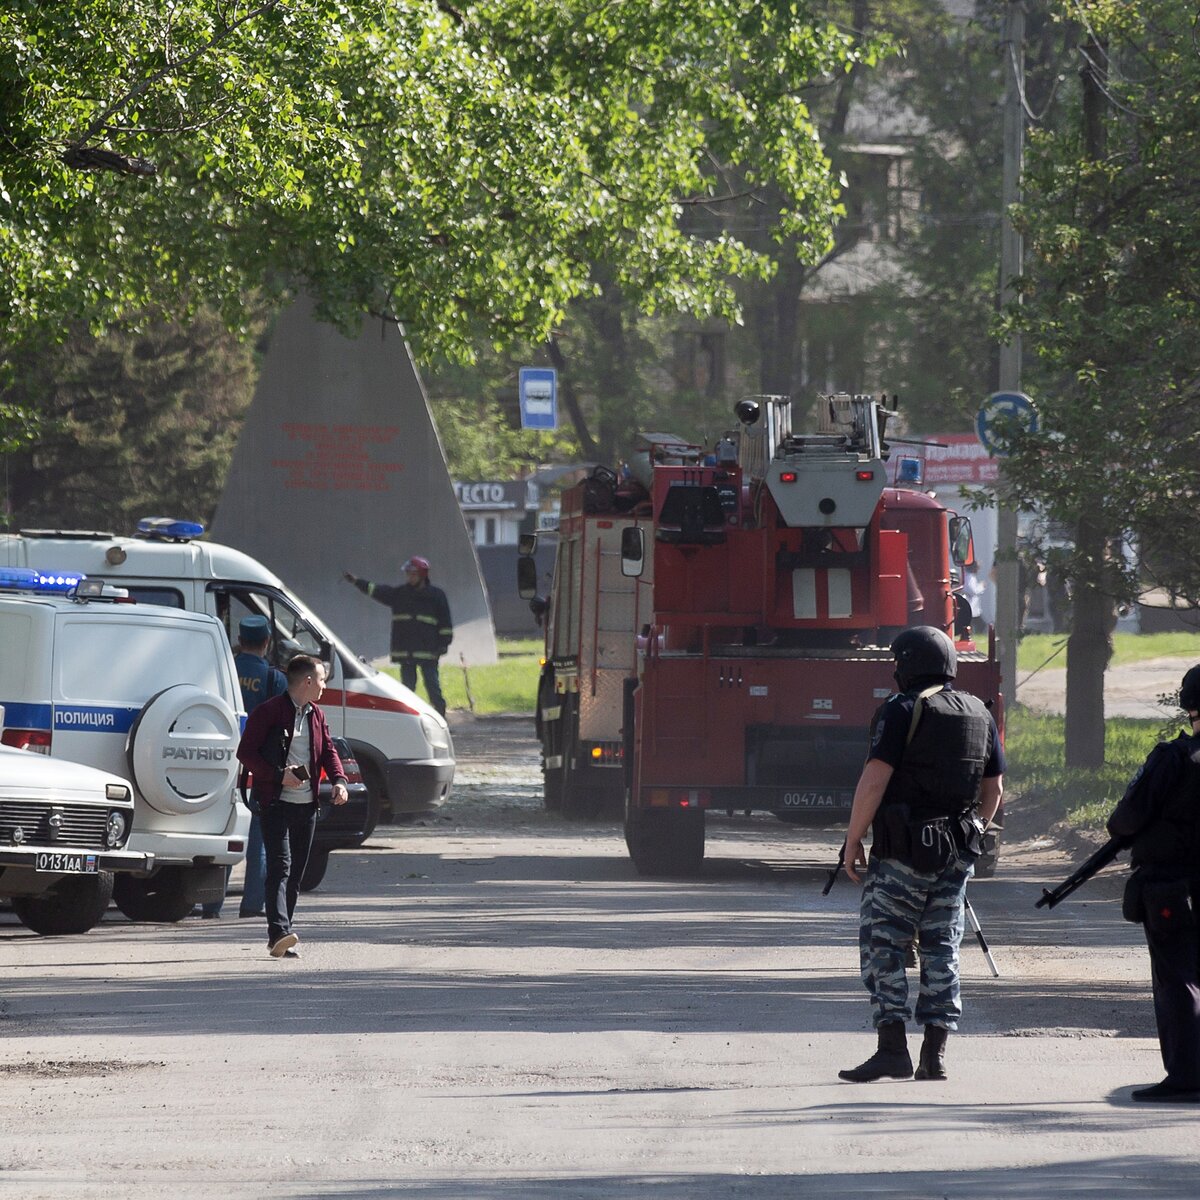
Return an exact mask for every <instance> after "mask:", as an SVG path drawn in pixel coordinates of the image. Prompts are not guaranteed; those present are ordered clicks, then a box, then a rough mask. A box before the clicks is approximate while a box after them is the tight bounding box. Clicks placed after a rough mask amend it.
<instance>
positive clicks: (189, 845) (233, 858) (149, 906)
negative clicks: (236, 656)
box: [0, 567, 250, 921]
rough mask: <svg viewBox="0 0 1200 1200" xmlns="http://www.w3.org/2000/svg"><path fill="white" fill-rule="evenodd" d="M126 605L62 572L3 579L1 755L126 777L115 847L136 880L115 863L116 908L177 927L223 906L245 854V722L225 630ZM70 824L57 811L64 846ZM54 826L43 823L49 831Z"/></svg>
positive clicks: (9, 573)
mask: <svg viewBox="0 0 1200 1200" xmlns="http://www.w3.org/2000/svg"><path fill="white" fill-rule="evenodd" d="M127 600H128V597H127V596H126V595H125V594H124V593H123V590H122V589H120V588H116V587H113V586H111V585H105V584H103V583H102V582H101V581H99V580H88V581H81V580H80V579H79V578H78V576H77V575H73V574H72V573H71V572H56V573H49V572H46V573H43V572H38V571H35V570H31V569H26V568H18V569H13V568H8V567H0V707H3V710H4V725H3V729H2V730H0V744H2V745H4V746H7V747H11V748H12V749H13V750H20V751H24V752H25V754H26V755H29V754H31V753H38V754H45V755H48V756H50V758H52V759H65V760H68V761H69V762H73V763H81V764H83V765H84V766H87V767H92V768H94V769H96V770H98V771H103V772H105V773H107V774H108V775H110V776H113V777H115V778H116V779H128V780H129V782H130V783H131V784H132V785H133V827H132V831H131V832H130V833H129V835H128V840H127V841H126V842H125V844H124V847H123V848H124V850H126V851H128V852H130V854H132V855H139V854H140V855H142V856H143V863H144V865H145V869H143V870H122V871H119V872H118V871H117V868H118V867H128V866H136V865H137V864H136V863H129V864H126V863H114V864H113V865H112V867H110V868H109V869H110V870H112V871H113V872H114V875H115V877H114V879H113V883H112V897H113V899H114V900H115V901H116V904H117V907H118V908H119V909H120V910H121V911H122V912H123V913H124V914H125V915H126V916H127V917H129V918H130V920H134V921H178V920H180V919H182V918H183V917H185V916H187V914H188V913H189V912H191V910H192V907H193V906H194V905H195V904H197V903H202V902H204V901H207V900H217V899H219V898H220V897H221V896H222V895H224V891H225V868H226V867H227V866H232V865H234V864H235V863H237V862H240V861H241V859H242V857H243V855H244V854H245V850H246V838H247V835H248V834H249V830H250V813H249V810H248V809H246V807H245V806H244V805H242V804H240V803H239V802H238V798H237V777H238V762H237V745H238V740H239V738H240V736H241V729H242V724H243V722H244V720H245V713H244V711H243V708H242V695H241V688H240V687H239V685H238V681H237V673H236V669H235V667H234V662H233V654H232V652H231V650H230V648H229V641H228V639H227V637H226V634H225V630H224V629H223V628H222V626H221V624H220V622H218V621H217V620H216V619H215V618H214V617H212V616H209V615H207V614H204V613H192V612H182V611H174V610H169V609H165V608H163V607H161V606H158V605H151V604H135V603H126V602H124V601H127ZM5 764H6V765H12V761H11V760H10V759H6V760H5ZM114 794H115V790H114ZM70 819H71V818H70V813H69V812H68V810H67V809H66V808H63V810H62V812H60V813H59V814H58V826H57V833H58V834H59V836H61V837H64V838H65V837H66V836H67V835H68V834H69V827H70ZM54 820H55V814H54V813H53V812H51V813H50V814H49V816H48V818H47V823H48V825H49V826H50V827H51V828H50V829H49V830H48V831H47V832H51V831H52V830H53V826H54ZM22 828H23V829H24V828H25V827H24V826H22ZM31 830H32V827H29V829H28V830H27V831H26V834H25V836H29V832H30V831H31ZM9 836H10V838H12V837H15V836H16V833H15V832H14V831H13V830H9ZM44 865H45V866H47V867H49V868H51V869H53V868H54V867H55V866H59V867H62V866H63V865H64V864H63V863H62V862H57V863H56V862H55V860H54V859H53V857H50V858H48V859H47V860H46V862H45V864H44ZM65 865H66V866H67V867H68V868H74V867H76V866H78V867H79V868H80V869H81V870H82V871H83V872H85V873H87V872H88V869H89V867H90V864H88V863H86V862H84V863H80V864H75V863H66V864H65ZM96 865H97V867H101V866H102V865H103V864H102V863H97V864H96ZM35 869H36V864H35Z"/></svg>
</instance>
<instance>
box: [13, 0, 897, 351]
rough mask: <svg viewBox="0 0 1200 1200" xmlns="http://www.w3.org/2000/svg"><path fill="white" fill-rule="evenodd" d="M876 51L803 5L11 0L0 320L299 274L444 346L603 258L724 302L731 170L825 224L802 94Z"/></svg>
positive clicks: (571, 283) (673, 290)
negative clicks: (707, 214) (709, 218)
mask: <svg viewBox="0 0 1200 1200" xmlns="http://www.w3.org/2000/svg"><path fill="white" fill-rule="evenodd" d="M875 52H876V48H875V47H874V46H872V45H869V44H867V45H863V44H858V43H856V42H855V40H854V39H853V38H852V37H851V36H850V34H848V33H847V32H844V31H843V30H840V29H839V28H838V27H837V26H836V25H834V24H833V23H831V22H826V21H823V20H817V19H816V18H815V17H814V13H813V6H812V5H811V4H809V3H806V2H805V0H682V2H680V3H677V4H669V5H667V4H662V3H661V2H660V0H624V2H622V3H620V4H616V3H601V4H598V5H597V4H594V3H591V2H590V0H588V2H586V3H585V2H583V0H537V2H536V3H535V2H534V0H479V2H477V3H468V4H464V5H461V6H458V7H455V6H454V5H452V4H451V3H449V0H444V2H443V3H440V4H439V3H435V2H434V0H395V2H390V3H383V2H382V0H223V2H217V3H212V2H210V0H176V2H175V3H173V4H171V5H161V4H158V3H152V2H151V0H74V2H73V3H72V4H70V5H47V4H43V3H38V2H36V0H14V3H12V4H9V5H7V6H5V8H4V10H3V11H2V12H0V130H3V133H0V337H2V338H3V339H4V340H5V341H7V342H8V343H9V344H12V343H13V342H14V341H16V340H18V339H19V338H20V337H22V336H24V335H27V334H29V333H30V332H31V331H36V332H39V333H43V334H44V332H45V331H46V330H47V329H59V328H64V327H65V326H66V324H67V323H69V322H75V321H86V322H90V323H92V324H94V325H101V324H104V323H106V322H108V321H110V320H112V319H114V318H120V317H122V316H125V315H128V314H130V313H133V312H153V311H158V312H161V313H165V314H171V315H176V316H178V315H181V314H183V313H186V312H187V311H190V310H192V309H193V308H194V307H195V306H197V305H200V304H202V303H211V304H213V305H216V306H217V307H218V308H219V310H220V311H221V312H222V313H223V314H224V316H225V317H226V318H227V319H229V320H231V321H233V322H235V323H236V322H237V321H238V320H239V319H240V317H241V315H242V310H241V302H242V297H243V296H246V295H251V294H254V293H255V292H256V290H257V289H259V288H263V287H265V288H269V289H274V290H282V289H286V288H290V287H296V286H304V287H306V288H308V289H309V290H311V291H312V292H313V293H314V294H315V295H317V296H318V297H319V299H320V301H321V306H322V311H323V313H324V314H325V315H327V316H329V317H330V318H333V319H335V320H338V321H340V322H342V323H346V324H352V323H353V321H354V320H355V319H356V317H357V316H358V315H359V314H361V313H362V312H364V311H370V312H378V313H388V314H392V315H394V316H396V317H398V318H399V319H401V320H402V321H403V322H404V323H405V325H406V328H407V329H408V331H409V333H410V335H411V336H412V337H413V338H414V339H415V340H416V341H417V342H418V344H419V345H420V346H422V347H424V348H425V349H426V350H441V351H449V352H450V353H452V354H457V355H469V354H470V352H471V340H470V338H471V333H472V331H473V330H474V329H478V328H481V327H482V328H483V329H484V331H485V333H486V335H487V336H488V337H489V338H490V339H492V340H493V341H495V342H497V343H503V342H506V341H511V340H513V339H514V338H517V337H525V338H529V339H531V340H535V341H540V340H542V339H543V338H544V337H545V336H546V335H547V334H548V333H549V332H550V330H551V329H552V328H553V327H554V325H555V323H556V322H558V321H559V320H560V319H561V318H562V315H563V312H564V310H565V308H566V306H567V305H568V303H569V302H570V301H571V300H572V299H574V298H576V297H578V296H581V295H587V294H592V293H593V292H594V291H595V290H596V285H595V283H594V281H593V279H592V276H591V266H592V264H593V263H596V262H604V263H606V264H607V265H608V266H609V268H610V269H611V270H612V272H613V273H614V276H615V278H616V279H617V280H618V281H619V284H620V286H621V288H622V290H623V292H624V293H625V295H627V296H628V297H629V298H630V299H631V300H632V301H633V302H634V303H636V304H638V305H639V306H641V307H643V308H644V309H646V310H654V309H658V308H667V309H693V310H696V311H702V312H706V311H720V312H723V313H725V314H727V315H732V314H733V313H734V311H735V302H734V297H733V293H732V290H731V287H730V284H729V275H730V274H731V273H737V272H746V271H753V270H760V271H761V270H765V269H767V263H766V261H765V260H764V258H763V257H762V256H761V255H759V254H756V253H755V252H752V251H751V250H750V249H748V248H747V247H746V246H745V245H743V244H742V243H740V242H739V241H738V240H737V239H736V238H734V237H729V236H723V237H715V238H703V237H695V236H692V235H690V234H689V233H688V232H687V231H686V230H685V229H684V228H683V227H682V225H681V222H680V220H679V217H680V214H681V212H682V211H684V210H686V208H688V207H689V206H692V205H695V204H699V203H708V202H713V201H714V200H719V199H720V197H721V195H722V194H723V193H724V192H725V190H726V188H727V181H726V175H727V173H728V172H730V171H733V170H735V169H736V170H737V171H739V172H741V173H742V174H743V175H744V176H745V177H746V178H748V179H751V180H752V181H753V182H754V183H755V185H758V184H760V183H762V184H765V183H771V184H772V185H775V186H777V187H778V188H779V189H780V190H781V192H782V194H783V195H785V196H786V197H787V204H786V206H785V208H784V210H783V213H782V220H783V227H784V228H785V229H786V230H787V231H788V233H789V234H790V235H792V236H795V237H796V238H798V239H799V240H800V242H801V243H802V244H803V245H804V246H805V247H806V248H807V250H808V252H809V253H811V254H819V253H821V252H822V250H823V249H824V248H825V247H826V245H827V243H828V228H829V222H830V219H831V216H832V214H833V213H834V211H835V205H836V200H835V187H834V185H833V183H832V181H831V179H830V177H829V174H828V171H827V161H826V159H825V157H824V154H823V152H822V148H821V146H820V144H819V141H818V139H817V137H816V135H815V131H814V128H813V125H812V121H811V117H810V113H809V109H808V105H807V103H806V99H805V88H806V86H807V85H809V84H810V83H812V82H814V81H817V80H819V79H821V78H823V77H827V76H830V75H836V74H838V73H840V72H842V71H844V70H845V69H846V68H847V66H848V65H851V64H853V63H854V62H856V61H860V60H867V59H869V58H871V57H872V56H873V55H874V54H875Z"/></svg>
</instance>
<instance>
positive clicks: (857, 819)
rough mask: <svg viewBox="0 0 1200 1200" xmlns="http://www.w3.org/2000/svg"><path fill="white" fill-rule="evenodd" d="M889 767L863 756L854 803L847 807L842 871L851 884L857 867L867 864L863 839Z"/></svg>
mask: <svg viewBox="0 0 1200 1200" xmlns="http://www.w3.org/2000/svg"><path fill="white" fill-rule="evenodd" d="M892 771H893V768H892V767H891V766H889V765H888V764H887V763H885V762H883V761H882V760H880V759H878V758H869V759H867V763H866V766H864V767H863V769H862V774H861V775H860V776H859V777H858V786H857V787H856V788H855V789H854V803H853V804H852V805H851V807H850V825H849V827H848V828H847V830H846V850H845V865H846V874H847V875H849V876H850V878H851V879H853V880H854V882H855V883H860V882H861V881H862V876H861V875H859V873H858V872H859V870H860V869H861V870H865V869H866V866H867V852H866V851H865V850H864V849H863V838H865V837H866V836H867V830H868V829H870V828H871V822H872V821H873V820H875V814H876V813H877V812H878V811H879V805H880V802H881V801H882V800H883V793H884V792H885V791H886V790H887V785H888V782H889V781H890V780H891V778H892Z"/></svg>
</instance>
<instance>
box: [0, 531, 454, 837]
mask: <svg viewBox="0 0 1200 1200" xmlns="http://www.w3.org/2000/svg"><path fill="white" fill-rule="evenodd" d="M203 533H204V526H203V525H200V524H198V523H196V522H190V521H176V520H172V519H169V518H160V517H153V518H147V519H146V520H143V521H139V522H138V531H137V535H136V536H134V537H119V536H117V535H116V534H112V533H103V532H96V531H77V530H32V529H31V530H22V531H21V532H20V533H19V534H7V535H3V536H0V567H2V566H10V567H18V566H20V567H34V568H37V569H39V570H41V569H44V570H55V571H63V570H69V571H75V572H80V573H83V574H85V575H87V577H88V578H89V579H102V580H104V581H106V582H108V583H111V584H115V585H118V586H120V587H123V588H126V589H128V591H129V594H130V596H131V597H132V598H133V599H135V600H137V601H139V602H140V603H142V604H160V605H164V606H167V607H172V608H179V609H186V610H189V611H193V612H203V613H209V614H211V615H212V616H215V617H216V618H217V619H218V620H219V621H220V622H221V624H222V625H223V626H224V627H225V630H226V632H227V633H228V634H229V640H230V642H231V643H232V642H234V641H236V635H237V628H238V623H239V622H240V621H241V619H242V618H243V617H247V616H251V615H261V616H265V617H266V618H267V619H268V620H269V621H270V622H271V628H272V630H273V637H272V641H271V649H270V652H269V653H270V657H271V660H272V662H273V663H274V664H275V665H276V666H279V667H280V668H282V667H283V666H284V665H286V663H287V660H288V659H289V658H290V657H291V656H292V655H294V654H312V655H315V656H316V657H318V658H320V659H321V660H322V661H323V662H324V663H325V665H326V667H327V670H328V682H327V685H326V689H325V694H324V696H323V697H322V700H321V707H322V709H323V710H324V712H325V717H326V720H327V721H328V722H329V728H330V730H331V732H332V733H333V735H334V736H335V737H344V738H345V739H346V741H348V742H349V743H350V746H351V749H352V750H353V752H354V756H355V757H356V758H357V759H358V764H359V768H360V769H361V771H362V774H363V781H364V782H365V783H366V785H367V789H368V791H369V793H370V797H371V816H370V826H371V828H374V825H375V822H376V821H377V820H378V819H379V816H380V815H381V813H387V812H390V813H391V814H392V816H394V817H395V816H402V815H409V814H413V813H419V812H425V811H427V810H429V809H431V808H436V807H437V806H438V805H440V804H442V803H443V802H444V801H445V799H446V797H447V796H448V795H449V793H450V785H451V783H452V782H453V779H454V767H455V762H454V743H453V740H452V739H451V737H450V729H449V726H448V725H447V724H446V721H445V719H444V718H443V717H442V716H441V715H440V714H439V713H438V712H437V711H436V710H435V709H433V708H432V707H431V706H430V705H428V704H427V703H426V702H425V701H424V700H422V699H421V698H420V697H418V696H416V695H415V694H414V693H413V692H410V691H409V690H408V688H406V687H404V686H403V685H402V684H401V683H400V682H399V681H398V680H396V679H395V678H393V677H392V676H391V675H388V674H386V673H385V672H383V671H379V670H377V669H376V668H375V667H373V666H371V665H370V664H369V663H367V662H365V661H363V660H362V659H361V658H359V657H358V656H357V655H355V654H354V653H353V652H352V651H351V650H350V649H349V648H348V647H347V646H345V645H344V644H343V643H342V642H341V641H340V640H339V639H338V638H337V637H336V636H335V635H334V634H333V633H332V632H331V631H330V630H329V628H328V627H327V626H325V625H324V624H323V623H322V622H321V621H320V619H319V618H318V617H316V616H315V615H314V614H313V613H312V612H310V611H309V610H308V609H307V608H306V607H305V605H304V604H303V603H302V602H301V601H300V600H299V599H298V598H297V597H296V596H295V595H294V594H293V593H292V592H291V591H289V590H288V588H287V587H286V586H285V585H284V583H283V581H282V580H280V579H279V578H278V577H277V576H275V575H273V574H272V573H271V572H270V571H268V570H267V569H266V567H264V566H263V565H262V564H261V563H260V562H258V561H256V560H255V559H253V558H251V557H250V556H249V555H247V554H243V553H242V552H241V551H240V550H234V549H232V548H231V547H229V546H221V545H218V544H216V543H214V542H208V541H203V540H201V538H202V535H203Z"/></svg>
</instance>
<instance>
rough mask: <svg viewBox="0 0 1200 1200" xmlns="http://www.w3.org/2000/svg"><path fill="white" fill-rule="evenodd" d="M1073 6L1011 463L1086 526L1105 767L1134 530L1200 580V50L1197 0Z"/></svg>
mask: <svg viewBox="0 0 1200 1200" xmlns="http://www.w3.org/2000/svg"><path fill="white" fill-rule="evenodd" d="M1057 8H1058V10H1059V12H1060V14H1061V16H1062V18H1063V19H1064V20H1069V21H1073V22H1077V23H1076V24H1074V25H1073V28H1074V29H1075V31H1076V42H1077V55H1078V57H1077V62H1078V67H1079V71H1080V75H1081V79H1082V93H1081V103H1080V106H1079V109H1078V119H1077V120H1076V121H1075V122H1073V123H1072V124H1071V125H1070V126H1069V127H1064V128H1063V129H1062V130H1060V131H1057V132H1056V131H1048V130H1045V131H1041V132H1039V133H1037V134H1036V135H1035V136H1034V138H1033V139H1032V145H1031V152H1030V154H1029V157H1028V159H1027V177H1026V183H1025V202H1024V204H1023V205H1022V206H1021V210H1020V221H1021V224H1022V227H1023V229H1024V232H1025V236H1026V239H1027V246H1028V251H1029V263H1028V269H1027V273H1026V277H1025V279H1024V281H1023V285H1022V292H1023V304H1022V306H1021V307H1020V308H1019V309H1014V311H1012V312H1010V313H1009V314H1008V324H1009V326H1010V327H1013V328H1016V327H1019V328H1021V329H1023V330H1024V332H1025V335H1026V342H1025V344H1026V346H1027V347H1028V348H1029V349H1031V350H1032V351H1033V354H1034V355H1035V356H1036V358H1035V360H1034V362H1033V363H1030V364H1029V367H1030V370H1029V371H1028V372H1027V378H1028V379H1029V387H1030V390H1031V391H1033V393H1034V394H1035V395H1036V397H1037V399H1038V401H1039V403H1040V406H1041V410H1042V432H1041V433H1039V434H1037V435H1030V434H1022V433H1019V432H1017V431H1014V433H1013V454H1012V456H1011V458H1010V459H1009V476H1010V478H1011V480H1012V481H1013V485H1014V487H1015V489H1016V492H1017V494H1018V495H1019V496H1021V497H1022V499H1023V500H1024V501H1026V502H1029V503H1036V504H1037V505H1038V506H1040V507H1041V508H1042V509H1044V511H1045V512H1046V513H1047V515H1048V516H1049V517H1050V518H1051V519H1053V520H1055V521H1058V522H1060V523H1061V524H1063V525H1065V526H1066V527H1067V528H1068V529H1070V530H1071V531H1072V533H1073V538H1074V549H1073V551H1072V552H1071V554H1070V557H1069V562H1068V567H1069V573H1070V577H1071V580H1072V587H1073V613H1074V619H1073V626H1072V632H1071V636H1070V640H1069V643H1068V650H1067V655H1068V658H1067V722H1066V753H1067V764H1068V766H1095V765H1098V764H1099V763H1100V762H1101V761H1102V760H1103V744H1104V743H1103V679H1104V671H1105V667H1106V665H1107V661H1108V657H1109V647H1110V634H1111V630H1112V627H1113V624H1114V621H1115V615H1114V603H1115V602H1117V601H1119V600H1122V599H1130V598H1132V596H1133V595H1134V594H1135V592H1136V590H1137V587H1138V580H1137V578H1136V573H1135V572H1134V571H1133V570H1132V569H1131V568H1130V567H1129V566H1128V564H1127V561H1126V557H1125V556H1124V554H1123V553H1122V546H1123V543H1124V542H1125V539H1126V538H1127V537H1128V535H1129V534H1130V533H1131V532H1132V533H1136V534H1139V535H1140V536H1141V538H1142V539H1143V540H1144V541H1145V542H1146V544H1147V545H1148V546H1150V547H1151V548H1159V549H1161V548H1163V545H1164V543H1166V544H1167V547H1168V548H1169V550H1170V553H1169V554H1162V555H1160V556H1157V561H1158V565H1159V568H1160V569H1161V570H1162V571H1163V572H1164V579H1165V580H1167V581H1170V582H1172V583H1174V584H1175V585H1176V586H1177V587H1179V588H1180V589H1181V590H1184V591H1186V592H1188V593H1189V594H1192V595H1195V593H1196V591H1197V590H1200V589H1198V588H1197V585H1196V581H1195V576H1194V575H1193V576H1192V578H1191V580H1190V586H1189V580H1188V579H1187V578H1186V575H1187V572H1188V571H1189V570H1193V569H1194V565H1195V563H1196V562H1198V561H1200V554H1197V547H1198V545H1200V537H1198V535H1197V533H1196V532H1195V528H1196V526H1195V520H1194V515H1193V508H1194V502H1195V496H1196V494H1197V492H1198V491H1200V425H1198V424H1197V422H1196V420H1195V402H1196V398H1197V395H1198V392H1200V360H1198V359H1197V353H1196V347H1197V345H1198V344H1200V289H1198V287H1197V281H1198V280H1200V226H1198V225H1197V222H1196V218H1195V203H1194V199H1193V198H1194V196H1195V195H1196V191H1197V185H1198V183H1200V179H1198V175H1200V58H1198V56H1197V54H1196V47H1195V41H1194V14H1193V13H1191V12H1187V11H1184V9H1183V8H1182V7H1181V6H1180V5H1178V4H1176V3H1173V2H1172V0H1145V2H1143V3H1140V4H1138V5H1127V4H1124V3H1119V2H1117V0H1086V2H1085V0H1075V2H1073V3H1071V4H1060V5H1058V6H1057ZM1172 577H1173V578H1172Z"/></svg>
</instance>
